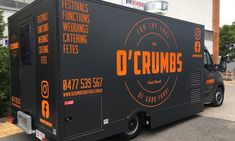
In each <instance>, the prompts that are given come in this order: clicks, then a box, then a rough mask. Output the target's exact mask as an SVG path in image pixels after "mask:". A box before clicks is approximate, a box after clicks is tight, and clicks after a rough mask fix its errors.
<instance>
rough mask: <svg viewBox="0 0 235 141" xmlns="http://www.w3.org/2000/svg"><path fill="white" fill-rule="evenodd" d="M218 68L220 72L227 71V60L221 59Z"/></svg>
mask: <svg viewBox="0 0 235 141" xmlns="http://www.w3.org/2000/svg"><path fill="white" fill-rule="evenodd" d="M216 70H218V71H220V72H225V71H226V70H227V62H226V61H223V60H221V61H220V64H219V65H216Z"/></svg>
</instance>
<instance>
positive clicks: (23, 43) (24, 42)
mask: <svg viewBox="0 0 235 141" xmlns="http://www.w3.org/2000/svg"><path fill="white" fill-rule="evenodd" d="M20 53H21V64H22V65H31V64H32V45H31V23H26V24H23V25H22V26H21V27H20Z"/></svg>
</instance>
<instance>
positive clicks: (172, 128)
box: [0, 83, 235, 141]
mask: <svg viewBox="0 0 235 141" xmlns="http://www.w3.org/2000/svg"><path fill="white" fill-rule="evenodd" d="M234 107H235V83H234V84H232V83H226V94H225V101H224V104H223V106H221V107H218V108H214V107H209V106H206V108H205V111H204V112H202V113H200V114H199V115H197V116H193V117H189V118H186V119H183V120H180V121H177V122H174V123H171V124H168V125H165V126H163V127H160V128H157V129H154V130H145V131H143V132H142V133H141V134H140V135H139V136H138V137H137V138H136V139H134V140H133V141H234V140H235V110H234V109H233V108H234ZM34 140H35V139H34V138H33V136H28V135H26V134H24V133H21V134H17V135H14V136H10V137H7V138H1V139H0V141H34ZM102 141H119V139H118V138H116V137H111V138H107V139H104V140H102Z"/></svg>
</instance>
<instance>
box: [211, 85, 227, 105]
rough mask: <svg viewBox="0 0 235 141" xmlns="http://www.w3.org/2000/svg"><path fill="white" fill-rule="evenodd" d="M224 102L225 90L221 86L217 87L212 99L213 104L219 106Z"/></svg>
mask: <svg viewBox="0 0 235 141" xmlns="http://www.w3.org/2000/svg"><path fill="white" fill-rule="evenodd" d="M223 102H224V91H223V90H222V89H221V88H217V89H216V91H215V94H214V98H213V101H212V106H213V107H219V106H221V105H222V104H223Z"/></svg>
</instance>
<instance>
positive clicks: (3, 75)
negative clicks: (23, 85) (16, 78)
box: [0, 46, 10, 117]
mask: <svg viewBox="0 0 235 141" xmlns="http://www.w3.org/2000/svg"><path fill="white" fill-rule="evenodd" d="M9 89H10V87H9V55H8V48H6V47H2V46H0V117H2V116H3V114H4V112H6V111H7V110H8V107H9V99H10V97H9V93H10V90H9Z"/></svg>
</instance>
